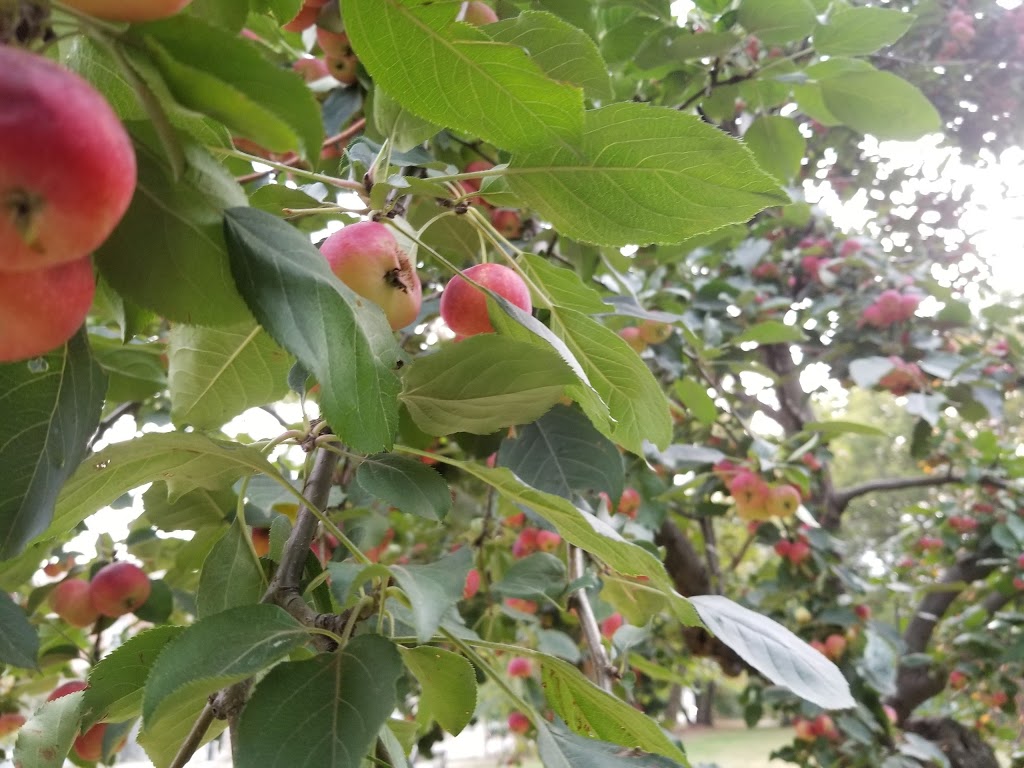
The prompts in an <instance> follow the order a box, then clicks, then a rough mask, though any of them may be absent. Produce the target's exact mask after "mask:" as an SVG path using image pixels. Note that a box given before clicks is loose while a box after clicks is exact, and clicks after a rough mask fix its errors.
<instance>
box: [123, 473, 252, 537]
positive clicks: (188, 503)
mask: <svg viewBox="0 0 1024 768" xmlns="http://www.w3.org/2000/svg"><path fill="white" fill-rule="evenodd" d="M236 503H237V497H236V496H235V494H234V493H232V492H231V491H230V490H218V491H210V490H206V489H205V488H199V489H197V490H195V491H190V492H189V493H185V494H182V495H181V496H178V497H177V498H175V499H174V501H171V500H170V499H169V498H168V497H167V485H166V484H165V483H153V485H152V486H150V488H149V490H148V491H146V492H145V493H144V494H142V505H143V507H145V509H146V511H145V513H144V514H143V516H144V517H145V519H146V520H147V521H149V522H150V523H152V524H153V525H155V526H156V527H157V528H160V529H161V530H164V531H181V530H186V531H197V530H199V529H200V528H202V527H203V526H206V525H219V524H220V523H222V522H224V520H225V519H226V518H227V517H228V515H229V513H230V512H231V511H232V510H234V508H235V506H236Z"/></svg>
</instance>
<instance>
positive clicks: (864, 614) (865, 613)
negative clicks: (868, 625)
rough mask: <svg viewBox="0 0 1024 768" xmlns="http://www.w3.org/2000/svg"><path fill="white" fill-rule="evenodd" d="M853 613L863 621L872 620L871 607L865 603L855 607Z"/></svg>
mask: <svg viewBox="0 0 1024 768" xmlns="http://www.w3.org/2000/svg"><path fill="white" fill-rule="evenodd" d="M853 612H854V613H855V614H857V618H858V619H860V620H861V621H867V620H868V619H870V618H871V607H870V606H868V605H864V603H860V604H858V605H855V606H853Z"/></svg>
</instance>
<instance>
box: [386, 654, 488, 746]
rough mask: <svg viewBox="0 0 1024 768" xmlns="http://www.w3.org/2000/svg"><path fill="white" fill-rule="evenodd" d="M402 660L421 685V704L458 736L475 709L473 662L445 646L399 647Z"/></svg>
mask: <svg viewBox="0 0 1024 768" xmlns="http://www.w3.org/2000/svg"><path fill="white" fill-rule="evenodd" d="M399 650H400V651H401V652H402V661H404V662H405V666H407V667H408V668H409V671H410V672H412V674H413V677H415V678H416V680H417V681H418V682H419V684H420V707H421V709H423V710H425V711H426V712H427V713H428V714H429V715H430V716H431V717H433V718H434V719H435V720H437V722H438V723H439V724H440V726H441V727H442V728H444V729H445V730H446V731H448V733H450V734H452V735H453V736H457V735H458V734H459V733H461V731H462V729H463V728H465V727H466V726H467V725H468V724H469V721H470V720H471V719H472V717H473V713H474V712H475V711H476V697H477V686H476V673H475V672H474V670H473V665H472V664H470V663H469V662H468V661H467V660H466V659H464V658H463V657H461V656H459V655H458V654H455V653H452V652H451V651H446V650H444V649H443V648H431V647H428V646H425V645H424V646H420V647H419V648H400V649H399Z"/></svg>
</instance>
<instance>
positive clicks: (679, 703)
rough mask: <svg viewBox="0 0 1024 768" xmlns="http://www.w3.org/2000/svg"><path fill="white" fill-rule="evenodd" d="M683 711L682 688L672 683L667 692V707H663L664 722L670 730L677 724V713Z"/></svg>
mask: <svg viewBox="0 0 1024 768" xmlns="http://www.w3.org/2000/svg"><path fill="white" fill-rule="evenodd" d="M682 709H683V686H681V685H680V684H679V683H672V688H671V689H669V692H668V705H667V706H666V707H665V722H667V723H668V725H669V728H672V727H673V726H675V725H676V724H677V723H678V722H679V713H680V712H681V711H682Z"/></svg>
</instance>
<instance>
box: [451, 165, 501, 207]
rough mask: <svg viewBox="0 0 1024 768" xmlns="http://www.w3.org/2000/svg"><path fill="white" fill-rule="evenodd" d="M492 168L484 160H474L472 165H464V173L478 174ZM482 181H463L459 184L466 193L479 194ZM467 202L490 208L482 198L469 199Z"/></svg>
mask: <svg viewBox="0 0 1024 768" xmlns="http://www.w3.org/2000/svg"><path fill="white" fill-rule="evenodd" d="M493 167H494V163H489V162H487V161H486V160H474V161H473V162H472V163H469V164H467V165H466V167H465V169H464V171H465V173H479V172H480V171H489V170H491V168H493ZM483 181H484V180H483V179H463V180H462V181H460V182H459V184H461V185H462V188H463V189H464V190H466V192H479V191H480V187H481V185H482V184H483ZM469 202H470V203H473V204H476V205H482V206H484V207H485V208H490V207H491V204H490V203H488V202H487V201H486V200H484V199H483V198H482V197H471V198H470V199H469Z"/></svg>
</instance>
